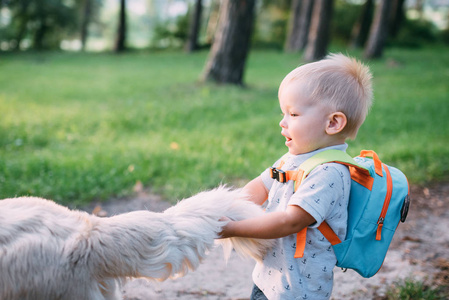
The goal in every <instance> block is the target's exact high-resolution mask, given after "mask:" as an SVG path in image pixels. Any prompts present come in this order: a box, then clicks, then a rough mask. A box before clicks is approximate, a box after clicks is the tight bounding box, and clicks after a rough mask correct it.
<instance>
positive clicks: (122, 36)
mask: <svg viewBox="0 0 449 300" xmlns="http://www.w3.org/2000/svg"><path fill="white" fill-rule="evenodd" d="M125 50H126V0H120V10H119V21H118V28H117V38H116V41H115V52H117V53H119V52H123V51H125Z"/></svg>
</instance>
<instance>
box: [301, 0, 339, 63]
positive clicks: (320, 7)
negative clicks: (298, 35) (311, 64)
mask: <svg viewBox="0 0 449 300" xmlns="http://www.w3.org/2000/svg"><path fill="white" fill-rule="evenodd" d="M332 10H333V0H317V1H315V4H314V7H313V13H312V23H311V25H310V32H309V38H308V40H307V47H306V51H305V53H304V60H305V61H316V60H319V59H321V58H323V57H324V56H326V54H327V46H328V44H329V40H330V24H331V18H332Z"/></svg>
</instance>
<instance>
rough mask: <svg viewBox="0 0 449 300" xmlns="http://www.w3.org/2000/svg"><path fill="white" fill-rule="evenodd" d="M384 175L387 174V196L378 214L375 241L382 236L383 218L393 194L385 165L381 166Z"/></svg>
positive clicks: (389, 176)
mask: <svg viewBox="0 0 449 300" xmlns="http://www.w3.org/2000/svg"><path fill="white" fill-rule="evenodd" d="M382 166H383V168H384V170H385V173H386V174H387V178H386V180H387V194H386V196H385V201H384V205H383V207H382V211H381V212H380V216H379V219H378V220H377V232H376V240H377V241H380V239H381V235H382V227H383V226H384V221H385V216H386V215H387V211H388V206H389V205H390V200H391V195H392V194H393V181H392V179H391V174H390V170H388V167H387V166H386V165H385V164H382Z"/></svg>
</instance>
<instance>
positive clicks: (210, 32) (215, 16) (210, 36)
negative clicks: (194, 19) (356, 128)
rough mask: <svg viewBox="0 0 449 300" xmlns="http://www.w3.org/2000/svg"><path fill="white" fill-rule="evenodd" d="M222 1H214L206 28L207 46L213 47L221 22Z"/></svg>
mask: <svg viewBox="0 0 449 300" xmlns="http://www.w3.org/2000/svg"><path fill="white" fill-rule="evenodd" d="M219 13H220V1H212V3H211V9H210V12H209V20H208V21H207V28H206V44H208V45H211V44H212V43H213V41H214V36H215V32H216V30H217V25H218V21H219Z"/></svg>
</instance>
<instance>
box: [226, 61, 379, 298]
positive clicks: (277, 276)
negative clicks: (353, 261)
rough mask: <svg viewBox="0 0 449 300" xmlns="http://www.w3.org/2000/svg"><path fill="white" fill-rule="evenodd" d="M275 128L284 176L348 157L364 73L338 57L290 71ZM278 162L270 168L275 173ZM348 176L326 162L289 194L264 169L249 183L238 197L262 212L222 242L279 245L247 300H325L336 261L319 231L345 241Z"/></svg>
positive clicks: (361, 106) (359, 116)
mask: <svg viewBox="0 0 449 300" xmlns="http://www.w3.org/2000/svg"><path fill="white" fill-rule="evenodd" d="M278 97H279V104H280V108H281V111H282V114H283V118H282V120H281V122H280V123H279V125H280V126H281V128H282V131H281V134H282V135H283V136H284V137H285V145H286V146H287V147H288V153H287V154H286V155H285V156H284V157H283V158H282V161H283V162H284V163H283V165H282V168H281V169H282V170H283V171H287V170H296V169H297V168H298V166H299V165H300V164H301V163H302V162H304V161H305V160H306V159H308V158H309V157H311V156H313V155H314V154H316V153H318V152H321V151H324V150H327V149H337V150H341V151H346V148H347V144H346V143H345V141H346V139H348V138H351V139H353V138H355V136H356V135H357V131H358V129H359V127H360V126H361V125H362V123H363V122H364V120H365V117H366V115H367V113H368V110H369V108H370V106H371V103H372V88H371V74H370V72H369V69H368V67H366V66H364V65H363V64H361V63H360V62H358V61H356V60H355V59H352V58H349V57H346V56H344V55H342V54H331V55H329V56H328V57H326V58H325V59H323V60H320V61H318V62H313V63H309V64H305V65H303V66H300V67H298V68H296V69H294V70H293V71H292V72H290V73H289V74H288V75H287V76H286V77H285V78H284V80H283V81H282V83H281V85H280V87H279V92H278ZM280 161H281V159H279V160H278V161H277V162H276V163H275V164H274V165H273V166H274V167H277V168H279V167H280V166H279V164H280ZM350 179H351V178H350V174H349V170H348V168H347V167H346V166H344V165H342V164H338V163H326V164H323V165H321V166H319V167H316V168H315V169H314V170H313V171H312V172H311V173H310V174H309V175H308V177H306V179H305V180H304V181H303V182H302V183H301V185H300V186H299V188H298V190H297V191H296V192H294V182H293V181H288V182H286V183H281V182H279V181H277V180H275V179H272V178H271V176H270V170H269V169H267V170H265V171H264V172H263V173H262V174H261V175H260V176H258V177H257V178H255V179H253V180H252V181H250V182H249V183H248V184H247V185H246V186H245V187H244V192H245V193H246V194H248V195H250V197H251V201H253V202H255V203H257V204H260V205H262V204H263V203H264V202H265V201H266V200H267V198H268V203H267V206H266V212H267V213H266V214H265V215H263V216H261V217H257V218H252V219H247V220H243V221H231V222H229V223H228V224H227V225H226V226H225V227H224V229H223V232H222V236H223V237H233V236H238V237H252V238H262V239H277V241H276V244H275V246H274V247H273V248H272V249H270V250H269V251H268V253H267V254H266V255H265V257H264V259H263V263H257V264H256V267H255V268H254V271H253V281H254V283H255V285H254V288H253V293H252V295H251V299H267V298H268V299H283V300H284V299H329V298H330V295H331V292H332V283H333V268H334V266H335V264H336V257H335V254H334V252H333V249H332V246H331V244H330V243H329V241H327V240H326V238H325V237H324V236H323V235H322V234H321V232H320V231H319V230H318V229H317V227H318V226H319V225H320V224H321V223H322V222H323V221H324V220H326V222H327V223H328V224H329V226H330V227H331V228H332V229H333V231H334V232H335V233H336V234H337V235H338V237H339V238H340V239H341V240H343V239H344V237H345V235H346V223H347V205H348V199H349V191H350ZM304 228H307V234H306V237H307V239H306V245H305V248H304V253H303V255H302V257H300V258H295V257H294V256H295V251H296V234H297V233H298V232H300V231H301V230H302V229H304Z"/></svg>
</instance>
